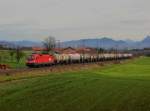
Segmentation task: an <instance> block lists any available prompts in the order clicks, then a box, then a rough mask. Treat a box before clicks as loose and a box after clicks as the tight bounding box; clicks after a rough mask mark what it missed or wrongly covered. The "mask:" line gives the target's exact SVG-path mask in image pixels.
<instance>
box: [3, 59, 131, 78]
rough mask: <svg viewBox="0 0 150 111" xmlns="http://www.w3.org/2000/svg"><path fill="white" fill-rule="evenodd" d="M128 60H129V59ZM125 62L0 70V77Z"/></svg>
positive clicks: (73, 69)
mask: <svg viewBox="0 0 150 111" xmlns="http://www.w3.org/2000/svg"><path fill="white" fill-rule="evenodd" d="M129 60H130V59H129ZM125 61H127V59H125V60H117V61H116V60H113V61H101V62H92V63H80V64H79V63H74V64H67V65H65V64H61V65H53V66H49V67H40V68H21V69H6V70H0V76H1V75H6V76H11V75H16V74H20V75H21V74H28V73H32V74H34V73H35V75H36V74H38V73H43V72H44V73H50V72H51V73H62V72H65V71H77V70H82V69H89V68H92V67H99V66H104V65H107V64H120V63H123V62H125Z"/></svg>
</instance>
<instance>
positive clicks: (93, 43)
mask: <svg viewBox="0 0 150 111" xmlns="http://www.w3.org/2000/svg"><path fill="white" fill-rule="evenodd" d="M110 38H111V37H110ZM110 38H109V37H104V38H99V39H81V40H72V41H65V42H61V43H60V46H61V47H69V46H71V47H83V46H87V47H94V48H96V47H103V48H106V49H110V48H118V49H125V48H150V36H147V37H145V39H143V40H142V41H136V42H134V41H131V40H113V39H110ZM1 44H3V45H5V46H8V47H9V46H13V45H16V46H22V47H33V46H42V43H41V42H33V41H27V40H23V41H0V45H1Z"/></svg>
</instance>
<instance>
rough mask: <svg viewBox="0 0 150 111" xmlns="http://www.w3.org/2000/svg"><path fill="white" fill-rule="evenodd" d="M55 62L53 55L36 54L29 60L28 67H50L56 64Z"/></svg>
mask: <svg viewBox="0 0 150 111" xmlns="http://www.w3.org/2000/svg"><path fill="white" fill-rule="evenodd" d="M55 60H56V59H55V57H54V56H53V55H50V54H38V53H34V54H32V55H30V56H29V57H28V58H27V61H26V65H27V66H28V67H39V66H49V65H52V64H54V63H55Z"/></svg>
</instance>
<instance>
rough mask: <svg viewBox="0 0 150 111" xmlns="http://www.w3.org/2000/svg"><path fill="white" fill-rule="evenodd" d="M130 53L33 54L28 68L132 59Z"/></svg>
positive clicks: (28, 60)
mask: <svg viewBox="0 0 150 111" xmlns="http://www.w3.org/2000/svg"><path fill="white" fill-rule="evenodd" d="M132 56H133V55H132V54H129V53H117V54H115V53H102V54H79V53H74V54H36V53H34V54H31V55H30V56H29V57H28V58H27V61H26V65H27V66H28V67H40V66H50V65H54V64H71V63H88V62H98V61H108V60H121V59H128V58H131V57H132Z"/></svg>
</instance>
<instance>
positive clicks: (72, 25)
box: [0, 0, 150, 40]
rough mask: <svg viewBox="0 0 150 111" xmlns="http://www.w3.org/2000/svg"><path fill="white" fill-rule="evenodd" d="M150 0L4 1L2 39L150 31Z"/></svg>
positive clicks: (0, 14)
mask: <svg viewBox="0 0 150 111" xmlns="http://www.w3.org/2000/svg"><path fill="white" fill-rule="evenodd" d="M149 4H150V0H11V1H10V0H0V18H1V19H0V39H7V40H10V39H12V40H19V39H32V40H42V39H43V38H44V37H45V36H48V35H53V36H56V37H57V39H60V40H71V39H80V38H86V37H98V36H111V37H113V38H116V39H120V37H121V36H123V37H122V38H130V39H142V38H143V37H144V36H146V35H147V34H149V33H150V32H149V29H150V14H149V10H150V7H149Z"/></svg>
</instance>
